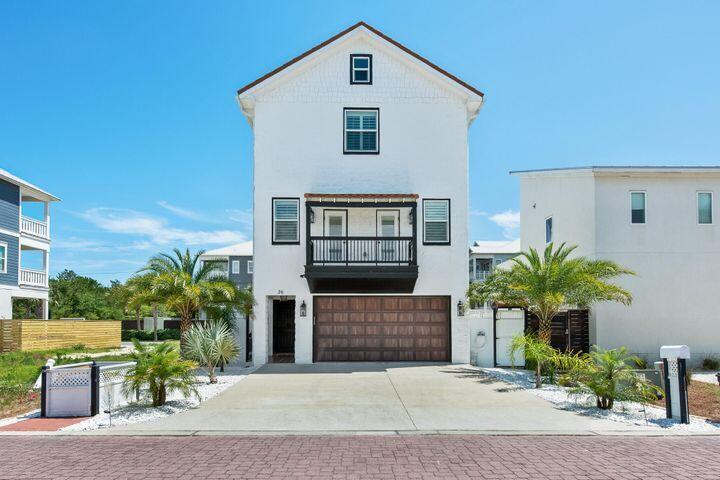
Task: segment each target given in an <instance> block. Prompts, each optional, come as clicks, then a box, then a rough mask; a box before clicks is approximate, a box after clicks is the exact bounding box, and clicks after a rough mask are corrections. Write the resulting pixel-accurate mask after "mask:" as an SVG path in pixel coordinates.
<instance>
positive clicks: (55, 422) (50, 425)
mask: <svg viewBox="0 0 720 480" xmlns="http://www.w3.org/2000/svg"><path fill="white" fill-rule="evenodd" d="M87 419H88V417H74V418H28V419H27V420H20V421H19V422H15V423H11V424H9V425H4V426H2V427H0V432H56V431H58V430H60V429H61V428H65V427H69V426H70V425H75V424H76V423H80V422H82V421H83V420H87Z"/></svg>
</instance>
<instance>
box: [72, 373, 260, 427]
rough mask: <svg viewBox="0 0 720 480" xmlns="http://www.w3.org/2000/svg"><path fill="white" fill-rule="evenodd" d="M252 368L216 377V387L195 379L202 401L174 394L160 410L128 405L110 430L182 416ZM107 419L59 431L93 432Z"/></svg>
mask: <svg viewBox="0 0 720 480" xmlns="http://www.w3.org/2000/svg"><path fill="white" fill-rule="evenodd" d="M253 370H254V369H253V368H245V369H242V370H240V371H241V372H242V373H241V374H238V372H237V371H235V372H228V373H227V374H223V373H218V381H217V383H215V384H212V383H209V381H208V376H207V375H197V381H198V387H197V388H198V392H199V393H200V396H201V397H202V400H198V398H197V397H196V396H191V397H189V398H183V397H182V395H181V394H179V393H177V392H173V393H172V394H170V395H169V396H168V400H167V402H166V403H165V405H163V406H162V407H153V406H152V405H151V402H150V400H149V399H141V401H140V402H138V403H131V404H129V405H125V406H122V407H118V408H117V410H115V411H113V412H112V426H117V425H129V424H131V423H139V422H146V421H148V420H155V419H158V418H163V417H167V416H170V415H173V414H175V413H179V412H182V411H184V410H188V409H191V408H195V407H197V406H198V405H199V404H200V402H201V401H205V400H208V399H210V398H213V397H215V396H217V395H219V394H220V393H222V392H224V391H225V390H227V389H228V388H230V387H231V386H233V385H235V384H236V383H237V382H239V381H241V380H242V379H244V378H245V377H246V376H247V374H248V373H250V372H252V371H253ZM110 426H111V425H110V415H108V414H107V413H100V414H99V415H96V416H94V417H92V418H88V419H87V420H84V421H82V422H80V423H76V424H75V425H70V426H69V427H65V428H63V429H62V431H66V432H67V431H86V430H96V429H100V428H108V427H110Z"/></svg>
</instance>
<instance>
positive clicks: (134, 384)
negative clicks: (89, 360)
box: [123, 339, 200, 407]
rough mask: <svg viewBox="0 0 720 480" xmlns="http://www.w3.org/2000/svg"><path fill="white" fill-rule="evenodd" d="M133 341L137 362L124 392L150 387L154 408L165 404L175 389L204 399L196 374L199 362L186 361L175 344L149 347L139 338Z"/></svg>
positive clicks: (127, 379) (124, 385)
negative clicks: (197, 385)
mask: <svg viewBox="0 0 720 480" xmlns="http://www.w3.org/2000/svg"><path fill="white" fill-rule="evenodd" d="M133 344H134V345H135V351H134V352H133V353H132V354H131V356H132V358H133V360H135V362H136V365H135V368H133V369H132V370H131V371H130V372H129V373H128V375H127V376H126V377H125V382H124V383H123V391H124V393H125V394H126V395H132V394H137V393H138V392H140V391H142V390H143V389H145V388H147V389H148V391H149V392H150V396H151V397H152V404H153V407H159V406H162V405H164V404H165V402H166V401H167V396H168V394H170V393H172V392H174V391H177V392H180V393H182V394H183V396H184V397H189V396H190V395H195V396H197V398H198V400H200V393H199V392H198V390H197V387H196V379H195V375H194V374H193V371H194V370H195V369H196V368H197V364H196V363H195V362H193V361H191V360H183V359H182V358H181V357H180V352H179V351H178V349H177V347H176V346H175V345H174V344H172V343H160V344H156V345H153V346H147V345H143V344H141V343H140V342H139V341H137V339H133Z"/></svg>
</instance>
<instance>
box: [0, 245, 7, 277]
mask: <svg viewBox="0 0 720 480" xmlns="http://www.w3.org/2000/svg"><path fill="white" fill-rule="evenodd" d="M7 248H8V247H7V243H0V273H7Z"/></svg>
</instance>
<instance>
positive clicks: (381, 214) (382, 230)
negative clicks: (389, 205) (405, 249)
mask: <svg viewBox="0 0 720 480" xmlns="http://www.w3.org/2000/svg"><path fill="white" fill-rule="evenodd" d="M377 234H378V237H383V238H392V237H399V236H400V211H399V210H378V212H377ZM378 248H379V251H378V258H379V260H380V261H381V262H390V263H392V262H397V261H399V253H400V252H399V245H398V241H397V240H380V241H378Z"/></svg>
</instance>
